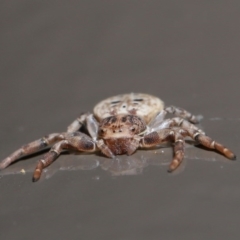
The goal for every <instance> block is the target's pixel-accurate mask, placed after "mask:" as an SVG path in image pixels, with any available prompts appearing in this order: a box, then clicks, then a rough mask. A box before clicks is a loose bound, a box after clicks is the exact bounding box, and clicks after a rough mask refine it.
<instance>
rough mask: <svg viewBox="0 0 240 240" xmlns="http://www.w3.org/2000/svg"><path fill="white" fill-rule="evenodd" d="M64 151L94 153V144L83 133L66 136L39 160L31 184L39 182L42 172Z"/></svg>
mask: <svg viewBox="0 0 240 240" xmlns="http://www.w3.org/2000/svg"><path fill="white" fill-rule="evenodd" d="M64 150H75V151H83V152H94V151H96V144H95V142H94V141H93V140H92V139H91V138H90V137H89V136H87V135H86V134H84V133H80V132H76V133H72V134H66V135H65V139H64V140H62V141H60V142H58V143H56V144H55V145H54V146H53V147H52V148H51V149H50V151H49V152H48V153H46V154H45V155H44V156H43V158H42V159H41V160H39V162H38V164H37V167H36V169H35V171H34V174H33V182H36V181H38V180H39V178H40V176H41V173H42V170H43V169H44V168H46V167H48V166H49V165H50V164H51V163H53V162H54V161H55V160H56V159H57V157H58V156H59V155H60V154H61V152H62V151H64Z"/></svg>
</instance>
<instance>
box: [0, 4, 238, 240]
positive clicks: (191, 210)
mask: <svg viewBox="0 0 240 240" xmlns="http://www.w3.org/2000/svg"><path fill="white" fill-rule="evenodd" d="M239 16H240V10H239V3H238V1H217V2H216V3H213V2H209V1H201V2H200V1H185V0H184V1H181V2H179V1H170V2H169V1H161V2H159V1H150V2H148V3H146V2H144V1H126V2H125V1H91V2H89V1H81V2H79V1H58V2H54V1H38V2H35V1H34V2H33V1H21V3H20V2H19V1H2V2H1V8H0V26H1V27H0V31H1V38H0V51H1V65H0V76H1V80H0V92H1V94H0V110H1V118H0V126H1V139H0V157H1V159H3V158H4V157H6V156H7V155H8V154H10V153H11V152H12V151H14V150H15V149H17V148H19V147H20V146H21V145H23V144H25V143H28V142H30V141H32V140H34V139H37V138H39V137H41V136H44V135H45V134H47V133H52V132H61V131H64V130H65V129H66V126H67V125H68V124H69V123H70V122H72V120H74V119H75V118H76V117H77V116H78V115H79V114H80V113H81V112H83V111H89V110H91V109H92V108H93V106H94V105H95V104H96V103H97V102H98V101H99V100H102V99H103V98H106V97H109V96H111V95H115V94H119V93H128V92H146V93H149V94H153V95H156V96H159V97H161V98H162V99H163V100H164V101H165V102H166V104H167V105H170V104H174V105H177V106H180V107H184V108H186V109H187V110H189V111H191V112H193V113H195V114H202V115H203V116H204V119H203V121H202V122H201V127H202V128H203V129H204V130H205V131H206V132H207V134H208V135H209V136H211V137H213V138H214V139H216V140H218V141H219V142H222V143H224V144H225V145H227V146H228V147H230V148H231V149H232V150H233V151H234V152H235V153H236V154H237V156H239V155H240V152H239V123H240V112H239V108H238V101H239V78H240V68H239V55H240V51H239V50H240V46H239V42H240V33H239V21H240V17H239ZM39 157H40V156H34V157H32V158H28V159H26V160H23V161H20V162H17V163H16V164H14V165H12V166H10V167H9V168H7V169H6V170H4V171H1V173H0V191H1V194H0V204H1V207H0V215H1V221H0V238H1V239H30V238H32V239H46V240H47V239H51V240H52V239H115V240H117V239H119V240H130V239H138V240H141V239H144V240H145V239H184V240H187V239H218V240H220V239H239V237H240V229H239V222H240V216H239V211H238V210H239V208H240V190H239V187H240V181H239V180H240V177H239V172H240V163H239V161H235V162H231V161H229V160H227V159H225V158H224V157H222V156H221V155H219V154H217V153H215V152H211V151H206V150H203V149H200V148H196V147H194V146H188V147H187V148H186V159H185V161H184V163H183V165H182V166H181V167H180V169H178V171H177V172H176V173H173V174H169V173H167V165H168V164H169V162H170V160H171V157H172V151H171V149H170V148H164V149H157V150H150V151H138V152H137V153H136V154H134V155H133V156H130V157H126V156H119V157H118V160H117V161H115V162H113V161H112V160H109V159H106V158H104V157H102V156H97V155H94V154H93V155H82V154H81V155H66V154H65V155H63V156H61V157H60V158H59V159H58V160H57V161H56V162H55V163H54V164H53V165H51V166H50V167H49V168H48V169H47V171H46V172H45V173H44V174H43V177H42V179H41V180H40V181H39V182H37V183H32V182H31V174H32V171H33V170H34V167H35V164H36V161H37V159H38V158H39Z"/></svg>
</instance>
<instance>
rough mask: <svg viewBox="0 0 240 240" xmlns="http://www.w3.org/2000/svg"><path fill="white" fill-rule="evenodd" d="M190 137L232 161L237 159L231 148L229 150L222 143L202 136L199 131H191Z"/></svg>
mask: <svg viewBox="0 0 240 240" xmlns="http://www.w3.org/2000/svg"><path fill="white" fill-rule="evenodd" d="M188 136H190V137H191V138H193V139H194V140H195V141H196V142H198V143H200V144H201V145H203V146H204V147H206V148H209V149H213V150H216V151H218V152H220V153H221V154H223V155H224V156H225V157H227V158H228V159H230V160H236V159H237V157H236V155H235V154H234V153H233V152H232V151H231V150H230V149H229V148H227V147H225V146H224V145H222V144H221V143H219V142H217V141H215V140H213V139H211V138H210V137H208V136H206V135H203V134H201V133H200V132H198V131H193V130H189V131H188Z"/></svg>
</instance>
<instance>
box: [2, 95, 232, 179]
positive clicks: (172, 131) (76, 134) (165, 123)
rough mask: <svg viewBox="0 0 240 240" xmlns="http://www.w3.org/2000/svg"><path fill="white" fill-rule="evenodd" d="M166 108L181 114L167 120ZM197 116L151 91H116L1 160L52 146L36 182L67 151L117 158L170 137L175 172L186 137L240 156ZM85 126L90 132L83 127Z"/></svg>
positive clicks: (40, 164)
mask: <svg viewBox="0 0 240 240" xmlns="http://www.w3.org/2000/svg"><path fill="white" fill-rule="evenodd" d="M167 113H171V114H174V115H176V117H173V118H169V119H165V116H166V114H167ZM198 121H199V118H198V117H196V116H194V115H192V114H191V113H189V112H187V111H186V110H184V109H181V108H178V107H174V106H170V107H164V103H163V102H162V101H161V100H160V99H159V98H157V97H154V96H151V95H148V94H142V93H130V94H123V95H117V96H114V97H110V98H108V99H105V100H103V101H101V102H100V103H98V104H97V105H96V106H95V108H94V110H93V114H91V113H84V114H81V115H80V117H79V118H77V119H76V120H75V121H74V122H73V123H72V124H70V125H69V127H68V129H67V131H66V132H63V133H52V134H49V135H47V136H45V137H43V138H41V139H39V140H36V141H34V142H31V143H29V144H27V145H24V146H22V147H21V148H20V149H18V150H17V151H15V152H14V153H12V154H11V155H10V156H8V157H7V158H5V159H4V160H3V161H2V162H1V163H0V169H3V168H5V167H7V166H8V165H10V164H11V163H13V162H14V161H16V160H18V159H19V158H21V157H23V156H25V155H29V154H32V153H35V152H37V151H39V150H41V149H43V148H45V147H48V146H52V148H51V149H50V151H49V152H48V153H47V154H45V155H44V156H43V158H42V159H41V160H40V161H39V162H38V164H37V167H36V169H35V172H34V175H33V181H37V180H38V179H39V178H40V176H41V173H42V170H43V168H45V167H47V166H49V165H50V164H51V163H52V162H53V161H55V160H56V159H57V157H58V156H59V155H60V154H61V152H62V151H63V150H74V151H83V152H95V151H101V152H102V154H103V155H105V156H107V157H111V158H114V157H115V155H120V154H127V155H131V154H133V153H134V152H135V151H136V149H137V148H139V147H140V148H152V147H154V146H157V145H160V144H162V143H165V142H170V143H172V144H173V147H174V157H173V160H172V162H171V164H170V166H169V171H170V172H171V171H173V170H175V169H176V168H177V167H178V166H179V165H180V163H181V162H182V160H183V157H184V146H185V138H186V137H190V138H192V139H193V140H195V141H196V142H197V143H199V144H202V145H203V146H205V147H207V148H210V149H214V150H216V151H218V152H220V153H221V154H223V155H225V156H226V157H227V158H229V159H232V160H234V159H236V156H235V155H234V154H233V153H232V151H230V150H229V149H228V148H226V147H224V146H223V145H222V144H220V143H218V142H216V141H214V140H212V139H211V138H209V137H208V136H206V135H205V133H204V132H203V131H202V130H201V129H199V128H198V127H196V126H195V125H194V124H196V123H198ZM83 126H85V128H86V130H87V132H86V133H83V132H82V127H83Z"/></svg>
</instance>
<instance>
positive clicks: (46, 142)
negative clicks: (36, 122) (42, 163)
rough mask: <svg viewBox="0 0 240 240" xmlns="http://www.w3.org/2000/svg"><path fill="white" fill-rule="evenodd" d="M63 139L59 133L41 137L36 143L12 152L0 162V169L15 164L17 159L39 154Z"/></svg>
mask: <svg viewBox="0 0 240 240" xmlns="http://www.w3.org/2000/svg"><path fill="white" fill-rule="evenodd" d="M62 139H64V136H63V135H62V134H59V133H52V134H49V135H47V136H45V137H42V138H40V139H38V140H36V141H33V142H31V143H28V144H26V145H24V146H22V147H21V148H19V149H18V150H16V151H15V152H13V153H12V154H11V155H9V156H8V157H7V158H5V159H3V160H2V161H1V162H0V169H4V168H6V167H7V166H9V165H10V164H11V163H13V162H15V161H16V160H18V159H19V158H22V157H24V156H27V155H30V154H33V153H36V152H39V151H41V150H43V149H45V148H46V147H48V146H51V145H52V144H54V143H56V142H57V141H60V140H62Z"/></svg>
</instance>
